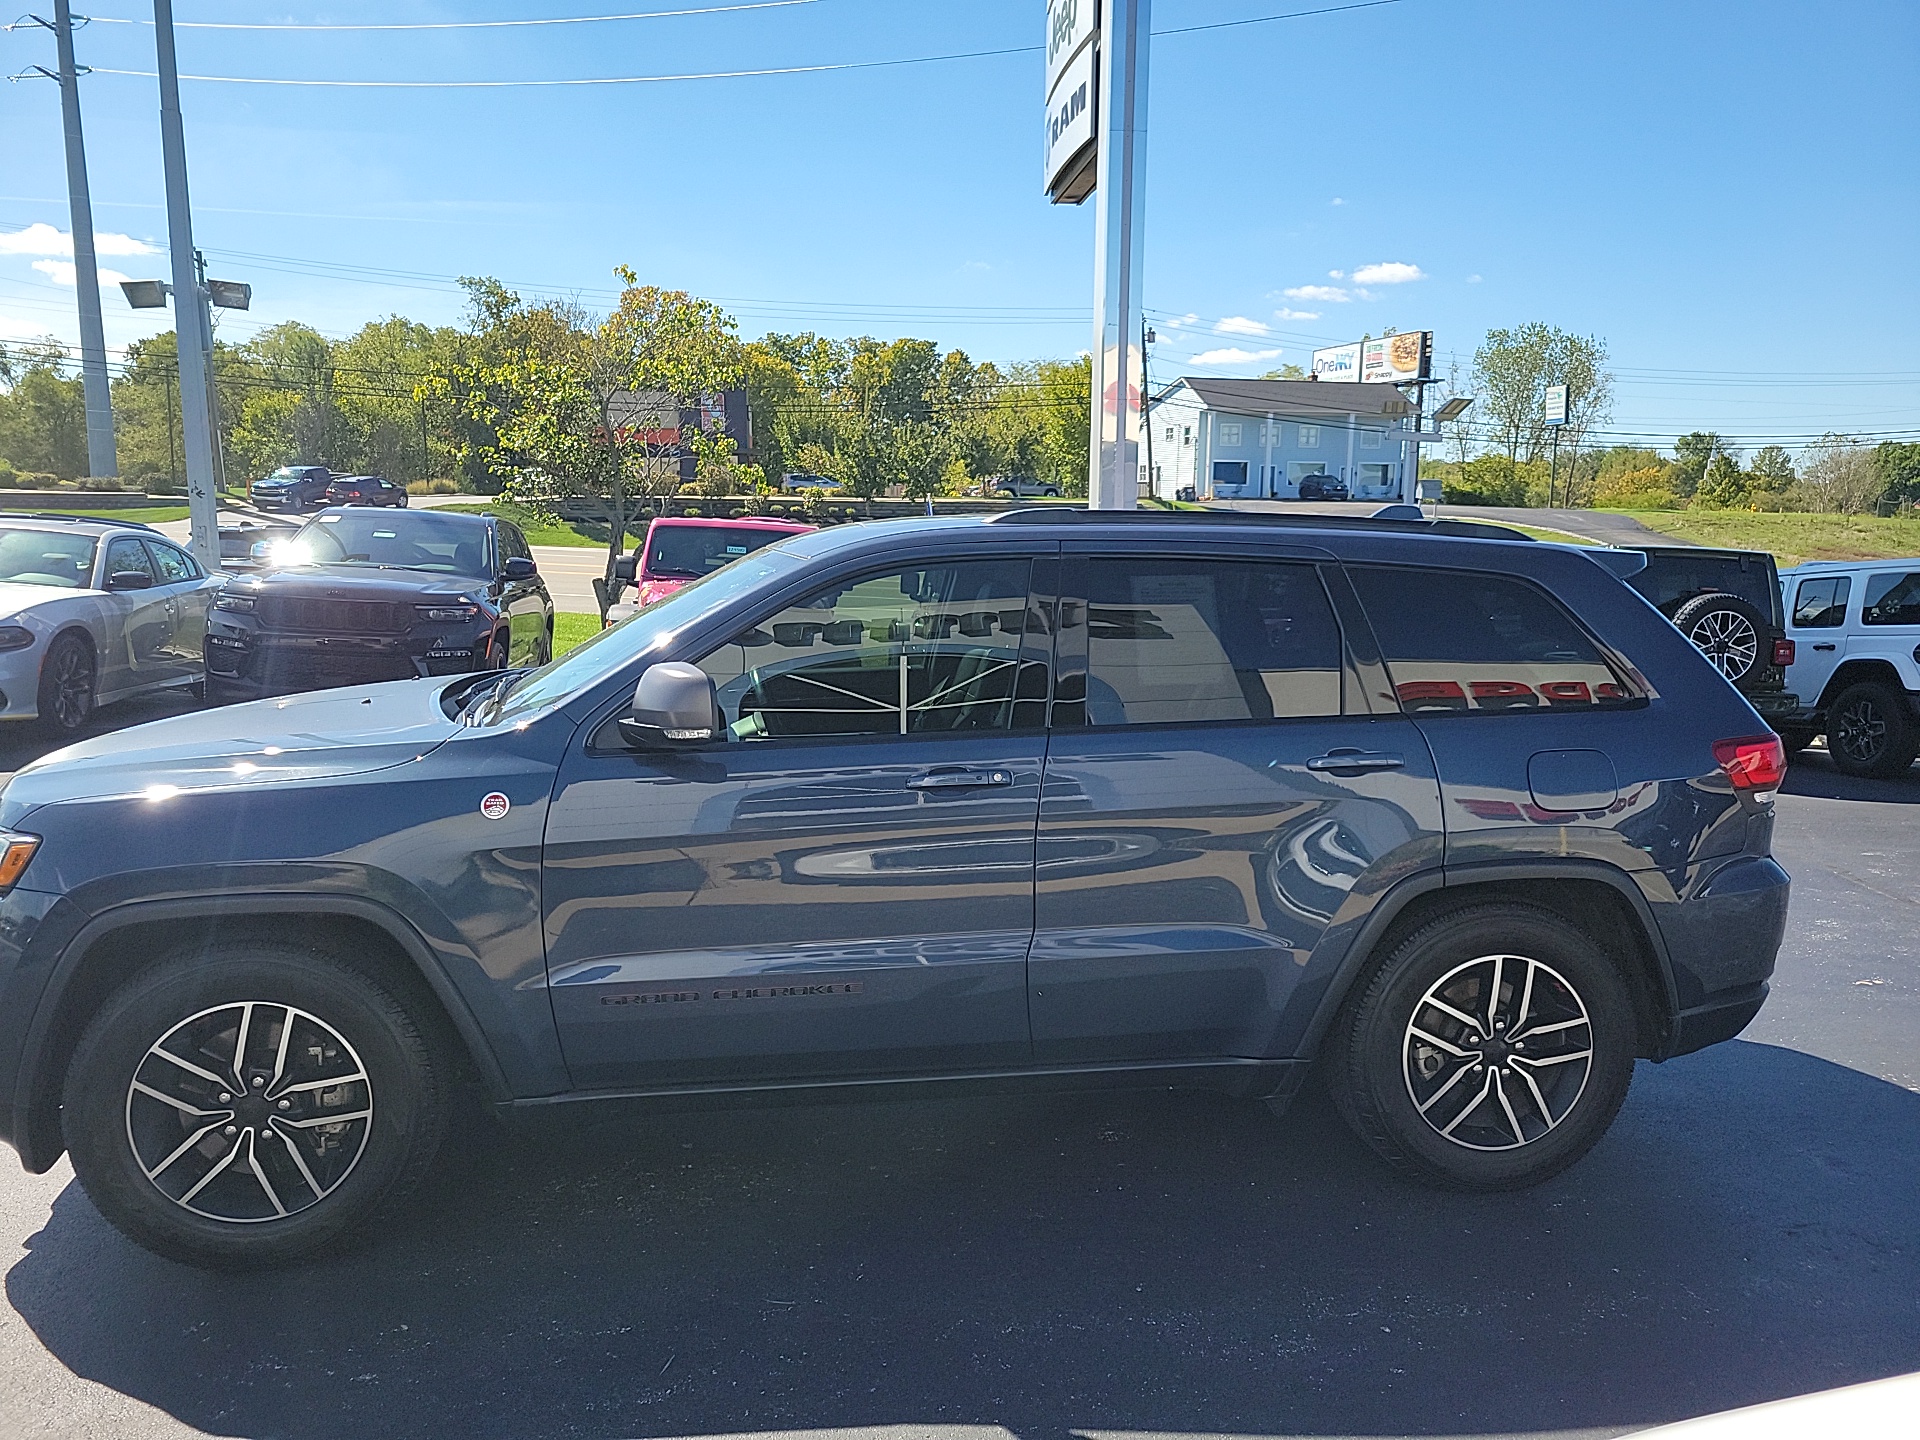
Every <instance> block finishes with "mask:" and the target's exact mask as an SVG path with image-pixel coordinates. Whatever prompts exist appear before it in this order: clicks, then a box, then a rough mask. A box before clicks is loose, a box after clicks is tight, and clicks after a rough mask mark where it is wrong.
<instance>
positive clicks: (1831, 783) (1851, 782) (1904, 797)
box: [1780, 749, 1920, 805]
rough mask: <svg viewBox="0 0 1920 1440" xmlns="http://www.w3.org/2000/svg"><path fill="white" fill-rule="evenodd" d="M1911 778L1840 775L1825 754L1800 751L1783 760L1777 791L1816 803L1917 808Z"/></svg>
mask: <svg viewBox="0 0 1920 1440" xmlns="http://www.w3.org/2000/svg"><path fill="white" fill-rule="evenodd" d="M1914 778H1915V777H1914V772H1913V771H1912V770H1909V771H1908V772H1907V773H1906V774H1905V775H1901V776H1897V777H1895V778H1893V779H1891V780H1868V779H1862V778H1860V777H1857V776H1853V775H1842V774H1841V773H1840V772H1839V771H1838V770H1836V769H1835V768H1834V764H1833V761H1832V760H1831V759H1830V758H1829V757H1828V755H1827V752H1826V751H1825V750H1823V749H1821V750H1802V751H1801V752H1800V753H1799V754H1797V755H1791V756H1789V757H1787V779H1786V783H1785V784H1784V785H1782V786H1781V787H1780V789H1781V791H1782V792H1783V793H1784V794H1788V795H1807V796H1811V797H1813V798H1814V799H1818V800H1876V801H1879V802H1880V803H1882V804H1886V805H1920V785H1916V784H1915V783H1914Z"/></svg>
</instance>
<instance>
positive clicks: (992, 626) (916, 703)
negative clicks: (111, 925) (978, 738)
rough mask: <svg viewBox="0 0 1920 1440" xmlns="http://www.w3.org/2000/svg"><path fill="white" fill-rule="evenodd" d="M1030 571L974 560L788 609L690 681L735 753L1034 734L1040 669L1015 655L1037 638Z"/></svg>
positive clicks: (899, 573) (883, 578) (826, 594)
mask: <svg viewBox="0 0 1920 1440" xmlns="http://www.w3.org/2000/svg"><path fill="white" fill-rule="evenodd" d="M1031 568H1032V567H1031V566H1030V564H1029V563H1028V562H1027V561H1025V560H971V561H958V562H952V563H945V564H940V565H934V566H925V567H920V566H916V567H912V568H908V569H904V570H902V569H893V570H887V571H884V572H882V573H880V574H877V575H867V576H863V577H861V578H860V579H858V580H856V581H851V582H849V583H847V584H845V585H843V586H839V587H837V588H835V589H832V590H828V591H823V592H821V593H819V594H817V595H812V596H809V597H808V598H807V599H805V600H803V601H801V602H800V603H799V604H797V605H790V606H788V607H787V608H786V609H784V610H782V611H781V612H780V613H779V614H777V615H774V616H772V617H770V618H768V619H767V620H765V621H763V622H762V623H760V624H758V625H756V626H754V627H752V628H751V629H749V630H748V631H746V633H744V634H742V635H739V636H737V637H735V639H734V640H733V641H732V642H730V643H728V644H726V645H723V646H721V647H720V648H719V649H718V650H716V651H714V653H713V654H711V655H709V656H708V657H707V658H706V659H705V660H703V661H701V668H702V669H704V670H705V671H706V672H707V673H708V674H709V675H711V676H712V677H713V681H714V685H715V687H716V688H717V689H718V691H719V694H720V708H721V710H722V711H723V713H724V714H725V716H726V719H727V723H728V725H729V726H730V727H731V731H732V735H733V738H735V739H736V740H763V739H778V738H789V737H797V736H823V735H909V734H921V733H925V732H934V731H941V732H944V731H955V730H964V731H981V730H1007V729H1011V728H1014V727H1015V726H1016V725H1017V726H1019V727H1021V728H1026V727H1029V726H1037V725H1039V724H1041V723H1042V722H1043V719H1044V715H1045V708H1046V693H1047V686H1046V680H1047V676H1046V666H1045V664H1044V663H1041V662H1040V661H1038V660H1037V659H1036V660H1032V661H1031V662H1030V663H1027V664H1025V665H1023V664H1022V660H1021V653H1020V652H1021V643H1022V641H1023V640H1024V639H1025V637H1026V635H1027V633H1028V631H1029V629H1031V630H1032V631H1033V632H1034V633H1035V634H1036V635H1038V634H1040V633H1042V632H1043V630H1044V621H1043V620H1042V619H1041V617H1039V616H1038V615H1033V614H1029V613H1028V612H1029V607H1028V604H1027V587H1028V578H1029V572H1030V570H1031ZM1016 701H1019V702H1021V703H1020V704H1018V705H1016ZM1016 711H1017V712H1018V713H1016Z"/></svg>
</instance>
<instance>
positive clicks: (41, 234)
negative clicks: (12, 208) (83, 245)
mask: <svg viewBox="0 0 1920 1440" xmlns="http://www.w3.org/2000/svg"><path fill="white" fill-rule="evenodd" d="M93 253H94V254H96V255H154V254H157V253H159V252H158V251H157V250H156V249H155V248H154V247H153V246H151V245H149V244H147V242H146V241H144V240H136V239H134V238H133V236H131V235H121V234H118V233H116V232H114V231H111V230H99V231H95V232H94V236H93ZM72 254H73V236H71V235H69V234H67V233H66V231H64V230H56V229H54V227H53V226H51V225H49V224H47V222H46V221H44V220H36V221H35V222H34V223H33V224H31V225H29V226H27V228H26V229H24V230H8V231H4V232H0V255H72Z"/></svg>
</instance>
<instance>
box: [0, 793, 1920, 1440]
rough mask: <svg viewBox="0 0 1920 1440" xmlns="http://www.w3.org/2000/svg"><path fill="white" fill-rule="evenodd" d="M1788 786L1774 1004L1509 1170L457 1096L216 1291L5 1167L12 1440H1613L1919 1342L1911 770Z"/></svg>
mask: <svg viewBox="0 0 1920 1440" xmlns="http://www.w3.org/2000/svg"><path fill="white" fill-rule="evenodd" d="M1789 789H1790V791H1791V793H1790V794H1788V795H1786V796H1785V797H1783V798H1782V800H1781V801H1780V811H1781V816H1782V823H1781V835H1780V847H1779V848H1780V853H1781V855H1782V858H1783V860H1784V861H1785V863H1786V864H1787V865H1788V867H1789V868H1790V869H1791V870H1792V871H1793V872H1794V873H1795V876H1796V895H1795V902H1794V911H1793V918H1792V922H1791V927H1790V934H1789V939H1788V944H1787V949H1786V952H1785V954H1784V956H1783V958H1782V963H1781V968H1780V972H1779V977H1778V984H1777V988H1776V991H1775V995H1774V999H1773V1001H1772V1003H1771V1004H1770V1005H1769V1006H1768V1008H1767V1010H1766V1011H1765V1012H1763V1014H1762V1015H1761V1016H1760V1018H1759V1020H1758V1021H1757V1022H1756V1023H1755V1025H1754V1026H1753V1027H1752V1029H1751V1030H1750V1031H1749V1032H1748V1034H1747V1036H1746V1037H1745V1038H1743V1039H1742V1040H1740V1041H1737V1042H1734V1043H1732V1044H1728V1045H1724V1046H1720V1047H1717V1048H1715V1049H1713V1050H1710V1051H1707V1052H1705V1053H1702V1054H1699V1055H1695V1056H1690V1057H1687V1058H1685V1059H1682V1060H1677V1061H1674V1062H1672V1063H1670V1064H1667V1065H1663V1066H1654V1065H1642V1066H1641V1067H1640V1071H1639V1074H1638V1075H1637V1077H1636V1080H1635V1084H1634V1089H1633V1092H1632V1094H1631V1096H1630V1097H1629V1099H1628V1101H1627V1105H1626V1108H1625V1110H1624V1111H1623V1113H1622V1115H1621V1117H1620V1120H1619V1122H1618V1124H1617V1125H1616V1126H1615V1128H1614V1130H1613V1132H1612V1133H1611V1135H1610V1136H1609V1137H1608V1138H1607V1139H1606V1140H1605V1141H1604V1142H1603V1143H1602V1145H1601V1146H1600V1147H1599V1149H1598V1150H1597V1151H1596V1152H1595V1153H1594V1154H1593V1155H1592V1156H1591V1157H1589V1158H1588V1159H1587V1160H1586V1161H1585V1162H1584V1163H1582V1164H1581V1165H1579V1166H1578V1167H1576V1168H1575V1169H1574V1170H1573V1171H1572V1172H1570V1173H1569V1174H1567V1175H1565V1176H1563V1177H1561V1178H1560V1179H1558V1180H1556V1181H1554V1182H1553V1183H1551V1184H1549V1185H1546V1186H1544V1187H1542V1188H1540V1189H1538V1190H1535V1191H1533V1192H1530V1193H1528V1194H1523V1195H1514V1196H1497V1197H1474V1196H1461V1195H1448V1194H1440V1193H1435V1192H1432V1191H1428V1190H1424V1189H1419V1188H1415V1187H1412V1186H1409V1185H1405V1184H1402V1183H1400V1182H1398V1181H1396V1180H1394V1179H1392V1178H1390V1177H1389V1176H1387V1175H1386V1174H1384V1173H1383V1172H1382V1171H1381V1169H1380V1168H1379V1167H1378V1166H1377V1165H1376V1164H1375V1163H1374V1162H1372V1161H1371V1160H1370V1159H1369V1158H1368V1157H1367V1156H1366V1155H1365V1153H1363V1152H1362V1151H1361V1149H1360V1148H1359V1146H1358V1145H1357V1144H1356V1143H1355V1142H1353V1141H1352V1140H1351V1139H1349V1138H1348V1137H1347V1135H1346V1133H1345V1132H1344V1131H1343V1130H1342V1128H1341V1127H1340V1125H1339V1123H1338V1121H1337V1120H1336V1119H1335V1118H1334V1117H1333V1115H1332V1114H1331V1112H1330V1110H1329V1108H1328V1107H1327V1105H1326V1104H1325V1102H1324V1101H1323V1100H1320V1099H1318V1098H1313V1097H1311V1096H1310V1097H1308V1098H1307V1099H1305V1100H1303V1101H1302V1102H1301V1103H1300V1104H1299V1105H1298V1106H1297V1107H1296V1109H1295V1111H1294V1112H1293V1114H1292V1115H1290V1116H1289V1117H1288V1118H1287V1120H1286V1121H1285V1122H1284V1123H1276V1122H1275V1121H1273V1120H1271V1119H1270V1118H1269V1117H1267V1116H1266V1115H1265V1114H1264V1112H1262V1111H1261V1110H1259V1109H1258V1108H1256V1107H1254V1106H1251V1105H1247V1104H1241V1103H1234V1102H1229V1101H1226V1100H1220V1099H1213V1098H1209V1097H1205V1096H1189V1095H1171V1094H1151V1093H1149V1094H1145V1095H1137V1094H1129V1095H1086V1096H1064V1097H1051V1098H1044V1097H1043V1098H1031V1097H1030V1098H1022V1099H1015V1100H998V1101H993V1100H968V1101H960V1100H939V1101H936V1100H917V1101H900V1102H895V1103H870V1104H862V1105H853V1106H840V1107H834V1108H815V1107H808V1106H791V1107H784V1108H769V1109H758V1110H735V1111H726V1112H721V1113H718V1114H713V1113H709V1114H698V1115H696V1114H681V1115H671V1114H666V1115H663V1114H659V1113H651V1114H645V1115H635V1116H626V1117H611V1116H609V1117H603V1118H602V1119H600V1120H599V1121H598V1122H597V1123H592V1124H587V1123H584V1122H577V1123H576V1124H575V1125H574V1126H573V1127H571V1128H568V1129H564V1130H562V1129H554V1130H549V1131H544V1132H539V1133H535V1134H530V1135H522V1136H510V1135H505V1134H501V1133H498V1132H495V1131H492V1130H491V1129H489V1128H488V1127H486V1126H485V1125H484V1124H478V1123H476V1124H474V1125H472V1126H470V1127H469V1129H468V1131H467V1133H466V1134H465V1135H464V1136H463V1137H462V1139H461V1141H460V1143H459V1144H458V1146H457V1147H456V1149H455V1153H454V1155H453V1157H452V1159H451V1160H450V1162H449V1163H448V1164H447V1166H446V1167H445V1168H444V1170H443V1171H442V1173H441V1175H440V1176H439V1178H438V1179H437V1180H436V1181H435V1182H434V1183H433V1184H432V1186H431V1188H430V1189H429V1190H428V1192H427V1193H426V1194H425V1195H424V1196H423V1197H422V1198H421V1199H420V1200H419V1201H418V1203H417V1204H416V1205H415V1207H414V1208H413V1209H412V1210H411V1211H410V1212H409V1213H408V1214H407V1215H405V1216H402V1217H396V1218H395V1219H394V1220H393V1222H392V1223H391V1224H390V1225H389V1226H387V1227H386V1228H385V1229H384V1230H383V1232H382V1233H381V1235H380V1236H379V1238H378V1239H377V1240H376V1241H375V1242H374V1243H372V1244H371V1245H370V1246H368V1247H367V1248H366V1249H364V1250H362V1251H360V1252H359V1253H357V1254H354V1255H351V1256H348V1257H345V1258H342V1259H337V1260H334V1261H331V1262H328V1263H325V1264H319V1265H312V1266H307V1267H304V1268H301V1269H297V1270H293V1271H289V1272H286V1273H282V1274H277V1275H267V1276H255V1277H222V1276H213V1275H204V1274H200V1273H197V1272H193V1271H189V1270H184V1269H181V1268H179V1267H177V1266H174V1265H171V1264H168V1263H166V1262H164V1261H160V1260H156V1259H154V1258H152V1257H150V1256H148V1255H146V1254H144V1253H143V1252H141V1251H138V1250H136V1249H134V1248H133V1247H132V1246H131V1245H129V1244H127V1243H126V1242H124V1241H122V1240H121V1239H119V1237H118V1236H117V1235H115V1234H114V1233H113V1232H112V1231H111V1230H109V1229H108V1228H107V1226H106V1225H105V1224H104V1222H102V1221H101V1220H100V1219H99V1217H98V1216H97V1215H96V1214H95V1213H94V1211H93V1208H92V1206H91V1205H90V1204H89V1203H88V1202H87V1200H86V1197H85V1196H84V1195H82V1194H81V1193H80V1192H79V1190H78V1189H77V1188H75V1187H74V1186H73V1184H72V1183H71V1175H70V1171H69V1170H68V1168H67V1166H66V1165H65V1163H64V1162H63V1163H62V1164H61V1165H60V1166H59V1167H57V1168H56V1169H55V1170H54V1171H53V1172H52V1173H51V1174H49V1175H46V1176H42V1177H37V1178H36V1177H29V1176H25V1175H23V1174H21V1173H20V1172H19V1171H18V1170H17V1169H16V1168H15V1167H14V1166H13V1163H12V1161H11V1159H10V1158H6V1157H0V1253H4V1254H5V1256H6V1304H5V1306H4V1307H0V1433H4V1434H7V1435H28V1434H33V1435H48V1436H82V1435H85V1436H112V1437H159V1436H181V1435H192V1434H201V1433H210V1434H218V1435H248V1436H278V1437H292V1440H309V1437H311V1440H323V1437H338V1436H365V1435H377V1436H380V1437H383V1440H401V1437H413V1436H423V1437H424V1436H435V1437H438V1436H446V1437H502V1440H505V1437H523V1436H579V1437H596V1440H612V1437H621V1436H695V1435H702V1436H719V1435H767V1436H771V1435H774V1434H780V1435H792V1434H795V1433H797V1432H816V1431H818V1432H835V1433H838V1434H848V1435H852V1434H854V1433H855V1432H858V1433H859V1434H860V1435H861V1436H862V1437H863V1440H1013V1437H1020V1440H1071V1437H1092V1440H1106V1437H1122V1436H1125V1437H1140V1436H1156V1437H1159V1436H1174V1435H1179V1436H1197V1435H1208V1436H1218V1435H1236V1436H1275V1437H1278V1436H1335V1435H1341V1436H1355V1435H1364V1436H1372V1437H1383V1436H1393V1435H1420V1436H1427V1437H1437V1436H1465V1435H1477V1436H1492V1435H1511V1434H1531V1433H1540V1434H1555V1435H1575V1434H1578V1435H1591V1434H1610V1433H1617V1432H1620V1431H1623V1430H1627V1429H1632V1428H1636V1427H1641V1426H1646V1425H1651V1424H1654V1423H1656V1422H1660V1421H1665V1420H1671V1419H1674V1418H1678V1417H1681V1416H1686V1415H1691V1414H1696V1413H1700V1412H1704V1411H1708V1410H1713V1409H1716V1408H1721V1407H1726V1406H1732V1405H1736V1404H1743V1403H1746V1402H1750V1401H1758V1400H1765V1399H1770V1398H1775V1397H1778V1396H1783V1395H1787V1394H1792V1393H1796V1392H1801V1391H1808V1390H1813V1389H1818V1388H1822V1387H1827V1386H1835V1385H1840V1384H1844V1383H1847V1382H1850V1381H1856V1380H1865V1379H1871V1378H1876V1377H1880V1376H1885V1375H1891V1374H1895V1373H1899V1372H1903V1371H1909V1370H1914V1369H1916V1368H1920V1307H1917V1306H1916V1302H1915V1296H1916V1295H1920V1241H1916V1236H1920V1093H1916V1091H1920V978H1917V977H1916V965H1915V960H1914V957H1913V946H1912V936H1913V934H1914V931H1915V929H1916V921H1920V914H1916V908H1915V907H1916V901H1915V899H1914V898H1913V897H1914V896H1915V894H1916V893H1920V885H1916V881H1917V880H1920V826H1916V824H1915V823H1914V822H1915V819H1916V818H1917V817H1920V809H1916V808H1915V806H1916V803H1917V802H1920V778H1915V779H1909V780H1905V781H1899V782H1854V781H1847V780H1844V779H1842V778H1841V777H1839V776H1837V775H1835V774H1834V773H1833V772H1832V771H1831V770H1830V769H1828V768H1827V767H1826V765H1825V762H1824V760H1822V759H1821V758H1819V757H1818V756H1815V757H1813V758H1811V759H1809V760H1808V761H1807V762H1806V763H1804V764H1802V765H1799V766H1797V767H1796V768H1795V770H1794V772H1793V776H1792V779H1791V781H1790V785H1789Z"/></svg>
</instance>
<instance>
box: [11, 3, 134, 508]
mask: <svg viewBox="0 0 1920 1440" xmlns="http://www.w3.org/2000/svg"><path fill="white" fill-rule="evenodd" d="M27 18H28V19H30V20H32V21H33V22H34V23H35V24H36V25H40V26H43V27H45V28H46V29H48V30H51V31H52V32H53V43H54V49H55V53H56V54H57V55H58V57H59V60H58V64H59V67H60V68H59V72H58V73H57V74H56V73H55V72H54V71H51V70H48V69H47V68H46V67H45V66H42V65H35V66H33V67H32V69H33V71H34V72H35V73H38V74H41V75H44V76H46V77H47V78H48V79H49V80H53V81H56V82H57V83H58V84H59V86H60V119H61V122H62V127H63V128H64V130H65V131H66V142H67V208H68V213H69V214H70V215H71V217H72V225H73V288H74V292H75V296H76V298H77V299H78V301H79V304H80V378H81V383H82V388H83V390H84V392H85V396H86V410H87V473H88V474H89V475H118V474H119V473H120V461H119V459H118V458H117V457H116V455H115V453H114V446H113V392H112V390H111V389H110V387H109V385H108V382H107V337H106V331H105V330H104V329H103V328H102V326H101V322H100V266H99V263H98V262H97V261H96V260H95V258H94V251H93V201H92V198H91V197H90V196H89V195H88V193H87V146H86V140H85V138H84V137H83V136H82V134H81V131H80V70H79V67H77V66H76V65H75V64H74V63H73V13H72V10H71V9H70V8H69V6H68V3H67V0H53V19H52V21H51V22H49V21H47V20H44V19H42V18H41V17H40V16H38V15H30V16H28V17H27Z"/></svg>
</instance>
